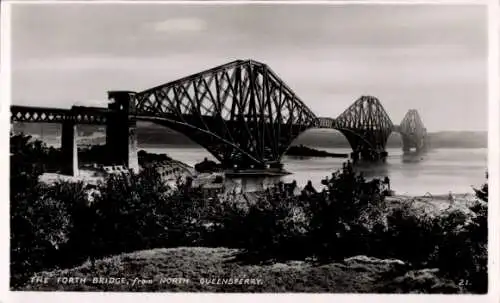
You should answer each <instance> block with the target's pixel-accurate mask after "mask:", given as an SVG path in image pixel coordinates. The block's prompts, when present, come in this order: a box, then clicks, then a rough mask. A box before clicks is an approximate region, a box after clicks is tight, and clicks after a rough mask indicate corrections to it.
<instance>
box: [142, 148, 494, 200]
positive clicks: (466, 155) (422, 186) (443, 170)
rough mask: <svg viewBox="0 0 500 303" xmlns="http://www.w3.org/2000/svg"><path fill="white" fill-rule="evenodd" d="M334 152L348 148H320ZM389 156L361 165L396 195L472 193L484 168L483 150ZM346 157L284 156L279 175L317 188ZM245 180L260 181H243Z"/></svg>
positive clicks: (194, 151)
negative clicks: (385, 180)
mask: <svg viewBox="0 0 500 303" xmlns="http://www.w3.org/2000/svg"><path fill="white" fill-rule="evenodd" d="M140 149H144V150H146V151H147V152H151V153H158V154H163V153H164V154H167V155H169V156H170V157H172V158H173V159H176V160H179V161H182V162H184V163H186V164H188V165H191V166H194V164H196V163H198V162H200V161H202V160H203V159H204V158H205V157H206V158H208V159H211V160H214V159H213V157H212V156H211V155H210V154H209V153H208V152H207V151H205V150H204V149H202V148H178V147H174V146H164V147H158V146H155V147H146V146H143V147H140ZM321 149H322V150H326V151H329V152H334V153H348V152H350V150H349V149H343V148H321ZM387 151H388V152H389V158H388V159H387V163H386V164H384V165H378V166H371V167H362V168H360V170H363V173H364V175H365V176H367V177H384V176H388V177H389V178H390V179H391V187H392V189H393V190H394V191H395V192H396V194H400V195H425V194H426V193H431V194H433V195H440V194H447V193H448V192H450V191H451V192H453V193H469V192H472V191H473V190H472V186H475V187H476V186H478V185H480V184H482V183H484V182H485V180H486V179H485V173H486V169H487V149H486V148H482V149H458V148H452V149H435V150H432V151H429V152H428V153H427V154H426V155H424V156H423V159H420V160H419V161H418V162H411V163H408V162H403V153H402V150H401V149H399V148H389V149H388V150H387ZM345 160H346V159H339V158H299V157H290V156H285V157H284V159H283V163H284V164H285V169H286V170H288V171H289V172H292V173H293V174H291V175H287V176H284V177H281V178H282V180H283V181H285V182H290V181H291V180H296V181H297V183H298V185H299V186H303V185H305V183H306V182H307V180H311V181H312V183H313V185H315V186H316V187H317V188H318V189H319V188H321V185H320V182H321V180H322V179H323V178H324V177H326V176H330V175H331V173H332V172H333V171H335V170H336V169H338V168H340V167H341V166H342V162H344V161H345ZM243 182H245V183H247V184H246V186H251V184H250V185H249V184H248V183H252V182H262V180H243Z"/></svg>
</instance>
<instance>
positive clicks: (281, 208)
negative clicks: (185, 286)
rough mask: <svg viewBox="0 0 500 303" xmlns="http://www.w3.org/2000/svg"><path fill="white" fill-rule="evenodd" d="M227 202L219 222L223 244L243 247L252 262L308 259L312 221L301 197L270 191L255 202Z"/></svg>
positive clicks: (218, 232) (245, 254) (219, 231)
mask: <svg viewBox="0 0 500 303" xmlns="http://www.w3.org/2000/svg"><path fill="white" fill-rule="evenodd" d="M241 203H243V205H242V204H240V203H234V201H224V204H223V205H224V208H223V213H224V215H223V216H221V217H220V220H219V221H217V222H216V224H217V225H218V226H219V228H220V229H218V230H216V233H217V234H218V235H219V238H220V239H224V241H223V242H222V243H220V244H222V245H224V246H228V247H235V248H243V249H244V256H243V257H244V258H245V259H246V260H248V261H267V260H282V259H294V258H304V257H306V256H307V255H308V253H309V251H308V245H306V240H307V232H308V229H309V226H308V224H309V222H308V218H307V214H306V213H305V210H304V208H303V207H302V206H301V205H300V203H299V201H298V199H297V197H290V196H287V195H286V194H285V193H284V192H280V191H275V192H271V191H269V192H267V193H265V194H264V195H262V196H261V197H259V198H258V199H257V200H256V201H255V202H253V203H252V202H241Z"/></svg>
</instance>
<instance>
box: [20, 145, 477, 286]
mask: <svg viewBox="0 0 500 303" xmlns="http://www.w3.org/2000/svg"><path fill="white" fill-rule="evenodd" d="M11 142H13V143H15V144H12V143H11V154H12V155H11V287H12V288H13V289H26V288H27V287H29V286H27V282H29V280H30V278H31V277H32V275H33V274H34V273H37V272H41V271H46V270H51V269H57V268H69V267H74V266H77V265H79V264H82V263H84V262H88V265H86V266H87V268H88V270H87V272H90V271H97V273H102V274H106V270H108V269H106V270H104V269H102V268H103V267H102V266H104V268H109V266H111V265H112V264H115V265H116V262H115V263H113V262H111V263H109V262H108V261H106V260H104V261H102V260H101V261H98V260H99V259H102V258H104V257H107V256H112V255H118V254H123V253H129V252H133V251H140V250H149V249H154V248H169V247H180V246H191V247H194V246H204V247H227V248H231V249H234V250H231V252H232V262H236V263H238V262H240V264H252V265H244V266H245V267H241V266H243V265H241V266H240V267H234V268H233V267H224V266H222V265H216V264H221V263H220V262H219V261H217V260H215V261H213V260H212V261H210V262H208V263H206V265H199V264H198V263H197V262H201V261H196V260H194V259H192V258H195V259H196V258H202V256H201V254H200V255H197V256H198V257H196V256H194V257H193V256H191V257H182V256H181V255H176V254H175V253H171V254H167V255H168V256H167V255H166V256H164V257H165V258H167V259H161V258H160V259H155V260H156V261H153V260H152V259H148V260H149V261H148V260H146V261H147V262H146V261H144V260H143V261H142V262H143V263H142V265H141V266H145V265H146V264H145V263H144V262H146V263H148V264H149V265H150V267H151V266H152V267H157V268H156V269H152V270H153V271H161V270H162V269H161V267H165V266H167V267H168V266H169V265H166V264H168V263H171V262H174V261H172V260H173V259H175V258H177V257H179V258H180V259H179V260H178V262H179V263H175V262H174V263H172V264H177V265H176V266H175V268H176V269H175V270H177V271H179V272H182V273H185V274H189V272H191V271H192V272H194V271H196V270H199V272H200V273H207V274H215V273H217V271H221V272H223V271H225V270H229V272H233V271H232V270H233V269H234V270H236V271H239V270H243V271H245V270H247V269H248V268H254V270H256V272H257V273H258V274H259V275H263V276H266V281H269V279H271V280H273V279H274V280H273V281H274V282H272V283H271V282H269V283H270V284H268V285H269V286H268V288H266V290H267V291H280V290H282V291H283V289H287V290H289V291H292V290H293V291H300V290H303V288H301V287H302V286H304V285H305V286H304V287H305V288H307V289H308V290H307V291H314V289H316V288H314V286H312V285H310V284H308V283H305V284H301V283H298V282H297V281H294V280H293V279H292V280H286V281H289V282H282V283H285V284H286V285H288V284H290V285H291V284H294V283H298V284H297V285H298V286H293V287H292V286H290V285H288V286H286V285H282V284H280V283H281V282H278V280H280V279H283V277H282V276H280V275H274V274H272V273H271V272H272V271H271V272H269V271H267V269H268V268H271V267H272V266H273V265H270V264H275V265H276V264H277V263H280V262H281V263H283V262H288V261H289V260H302V261H303V266H302V267H301V269H300V272H301V273H302V274H298V273H297V271H296V272H294V275H298V276H296V278H297V277H298V278H300V279H312V280H311V281H317V283H316V282H315V283H314V284H318V285H323V286H319V289H321V290H323V291H341V292H342V291H361V292H362V291H364V290H366V291H368V292H372V291H384V289H385V290H386V291H387V290H388V289H389V288H384V287H388V286H387V285H386V286H384V287H381V286H380V285H378V282H376V281H379V280H377V279H379V278H380V279H385V281H386V282H387V281H389V280H391V279H392V278H393V276H391V275H393V274H394V273H393V271H392V270H390V271H388V272H390V273H391V275H390V277H388V276H387V275H385V276H384V277H383V278H382V277H379V276H377V277H378V278H373V279H372V278H370V279H367V280H366V281H365V282H366V283H365V286H364V288H363V287H357V286H356V287H354V286H352V287H351V286H346V287H344V288H343V287H340V286H338V287H340V288H334V289H332V288H331V287H330V286H331V285H330V284H328V283H330V282H331V281H330V280H329V279H330V278H327V277H332V276H335V277H337V278H332V279H333V280H332V281H336V283H340V280H342V279H346V281H348V280H349V279H348V277H349V275H351V276H353V275H354V276H355V274H354V273H353V272H349V270H344V271H342V269H341V266H340V265H338V264H342V262H345V259H346V258H349V257H352V256H357V255H366V256H371V257H377V258H380V259H388V258H393V259H399V260H401V261H402V262H404V264H405V270H406V271H415V270H421V269H434V268H435V269H437V271H433V272H434V273H435V275H438V276H440V277H442V279H445V280H450V281H453V283H454V284H455V286H454V287H447V288H446V290H448V291H449V290H450V289H452V290H453V291H456V292H458V291H463V292H472V293H485V292H486V291H487V203H486V202H487V185H485V186H484V187H483V188H481V189H478V190H477V191H478V197H480V198H482V200H481V199H478V201H477V202H476V203H475V204H474V205H473V206H472V207H471V211H472V212H470V213H465V212H462V211H459V210H450V211H447V212H444V213H443V214H441V215H440V216H437V217H435V216H429V215H425V214H421V213H417V212H415V210H414V209H412V208H411V207H410V206H402V207H400V208H396V209H394V208H389V207H387V204H386V203H385V196H384V193H383V186H382V185H383V182H381V181H380V180H372V181H366V180H365V179H364V178H363V177H362V176H360V175H358V174H356V173H355V172H354V171H353V169H352V166H351V165H348V164H346V165H344V166H343V168H342V169H341V170H339V171H337V172H335V173H334V174H332V176H331V178H329V179H327V180H325V181H324V186H325V187H324V189H323V190H322V191H321V192H315V191H307V190H306V191H303V192H302V195H300V196H293V195H290V194H289V192H288V191H287V190H286V189H285V188H283V187H282V186H277V187H275V188H273V189H271V190H268V191H267V192H265V193H262V195H261V196H260V198H259V199H258V200H257V201H256V202H255V203H252V204H250V203H246V202H236V201H240V200H237V199H234V197H227V198H223V199H209V200H205V199H203V195H202V193H201V192H199V191H198V190H196V189H192V188H191V187H189V186H183V184H179V186H178V188H177V189H171V188H169V187H168V186H166V185H165V184H163V183H162V181H161V178H160V176H159V175H158V174H157V173H156V172H155V171H154V170H148V169H145V170H144V171H142V172H141V173H140V174H138V175H130V176H128V175H118V176H110V177H109V178H108V179H107V180H106V181H105V182H102V183H100V184H99V185H98V186H97V188H95V189H92V190H89V189H88V188H87V187H86V185H85V184H83V183H68V182H59V183H56V184H53V185H46V184H42V183H39V182H38V177H39V176H40V175H41V174H42V173H43V169H44V168H43V165H41V164H40V163H39V159H40V155H41V154H44V153H46V152H47V151H46V147H45V146H44V145H43V144H41V143H40V142H37V141H30V140H27V138H26V137H24V136H15V137H11ZM174 251H175V250H174ZM192 251H196V249H194V248H193V249H192ZM216 251H217V250H216ZM155 252H157V251H156V250H153V251H150V253H151V254H154V253H155ZM126 256H127V255H125V257H124V256H123V255H122V257H119V258H122V259H120V263H119V264H121V265H119V267H120V268H121V269H120V270H121V271H120V272H121V273H122V274H123V273H126V272H134V271H133V270H130V271H129V270H124V269H123V266H128V265H127V264H129V263H130V262H129V261H130V260H133V259H134V257H130V255H128V257H126ZM123 258H125V259H123ZM126 258H129V259H126ZM130 258H132V259H130ZM168 258H171V259H168ZM142 259H144V258H142ZM96 260H97V261H96ZM106 262H108V263H106ZM134 262H136V263H137V262H139V261H137V260H136V261H134ZM241 262H243V263H241ZM236 263H235V264H236ZM106 264H108V265H106ZM110 264H111V265H110ZM189 264H191V265H189ZM194 264H198V265H199V266H201V267H199V268H196V270H194V269H192V266H194ZM202 264H205V263H203V262H202ZM210 264H211V265H210ZM214 264H215V265H214ZM335 264H337V265H335ZM131 266H132V265H131ZM134 266H138V265H137V264H136V265H134ZM172 266H173V265H172ZM204 266H206V267H204ZM247 266H248V267H247ZM99 268H101V271H99V270H100V269H99ZM171 268H173V267H171ZM203 268H204V269H203ZM210 268H213V270H215V271H216V272H210V270H211V269H210ZM256 268H257V269H256ZM304 268H308V269H307V274H304V271H302V270H303V269H304ZM325 268H329V269H328V270H326V269H325ZM304 270H305V269H304ZM83 271H85V267H83ZM75 272H78V269H75V271H74V272H73V273H75ZM386 273H387V271H386ZM287 274H290V273H287ZM399 274H401V273H399ZM312 277H316V278H312ZM187 278H192V277H187ZM353 279H354V280H355V277H353ZM320 280H324V281H323V282H318V281H320ZM354 280H353V281H354ZM370 281H372V282H370ZM287 283H288V284H287ZM322 283H323V284H322ZM324 283H326V284H324ZM345 283H348V282H345ZM353 283H354V282H353ZM370 283H371V284H370ZM386 284H387V283H386ZM301 285H302V286H301ZM328 285H330V286H328ZM379 286H380V287H379ZM245 287H248V286H245ZM273 287H274V288H273ZM426 287H427V289H425V287H424V289H419V291H422V292H444V291H446V290H444V289H442V288H435V287H432V285H427V286H426ZM198 290H207V291H208V290H213V289H206V288H200V289H198ZM224 290H225V291H227V289H224ZM248 291H251V289H248ZM390 291H391V292H397V291H412V289H411V288H405V287H403V286H400V287H399V288H398V287H396V288H394V287H393V288H392V289H390Z"/></svg>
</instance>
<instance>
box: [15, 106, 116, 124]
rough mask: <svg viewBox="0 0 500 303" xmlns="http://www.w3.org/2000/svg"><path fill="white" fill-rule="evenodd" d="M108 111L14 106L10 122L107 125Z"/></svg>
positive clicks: (87, 108) (85, 108)
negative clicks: (69, 122)
mask: <svg viewBox="0 0 500 303" xmlns="http://www.w3.org/2000/svg"><path fill="white" fill-rule="evenodd" d="M106 113H107V110H106V109H100V108H92V107H82V106H73V107H72V108H71V109H61V108H49V107H29V106H19V105H12V106H11V107H10V114H11V116H10V120H11V121H12V122H32V123H63V122H65V121H73V122H75V124H105V123H106Z"/></svg>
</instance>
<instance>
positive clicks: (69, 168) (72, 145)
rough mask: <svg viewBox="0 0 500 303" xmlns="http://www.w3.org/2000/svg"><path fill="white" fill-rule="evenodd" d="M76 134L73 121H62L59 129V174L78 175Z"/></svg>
mask: <svg viewBox="0 0 500 303" xmlns="http://www.w3.org/2000/svg"><path fill="white" fill-rule="evenodd" d="M76 135H77V131H76V123H75V121H72V120H67V121H64V122H63V124H62V131H61V152H62V159H61V160H62V161H61V162H62V167H61V174H63V175H68V176H74V177H76V176H78V147H77V144H76Z"/></svg>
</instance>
